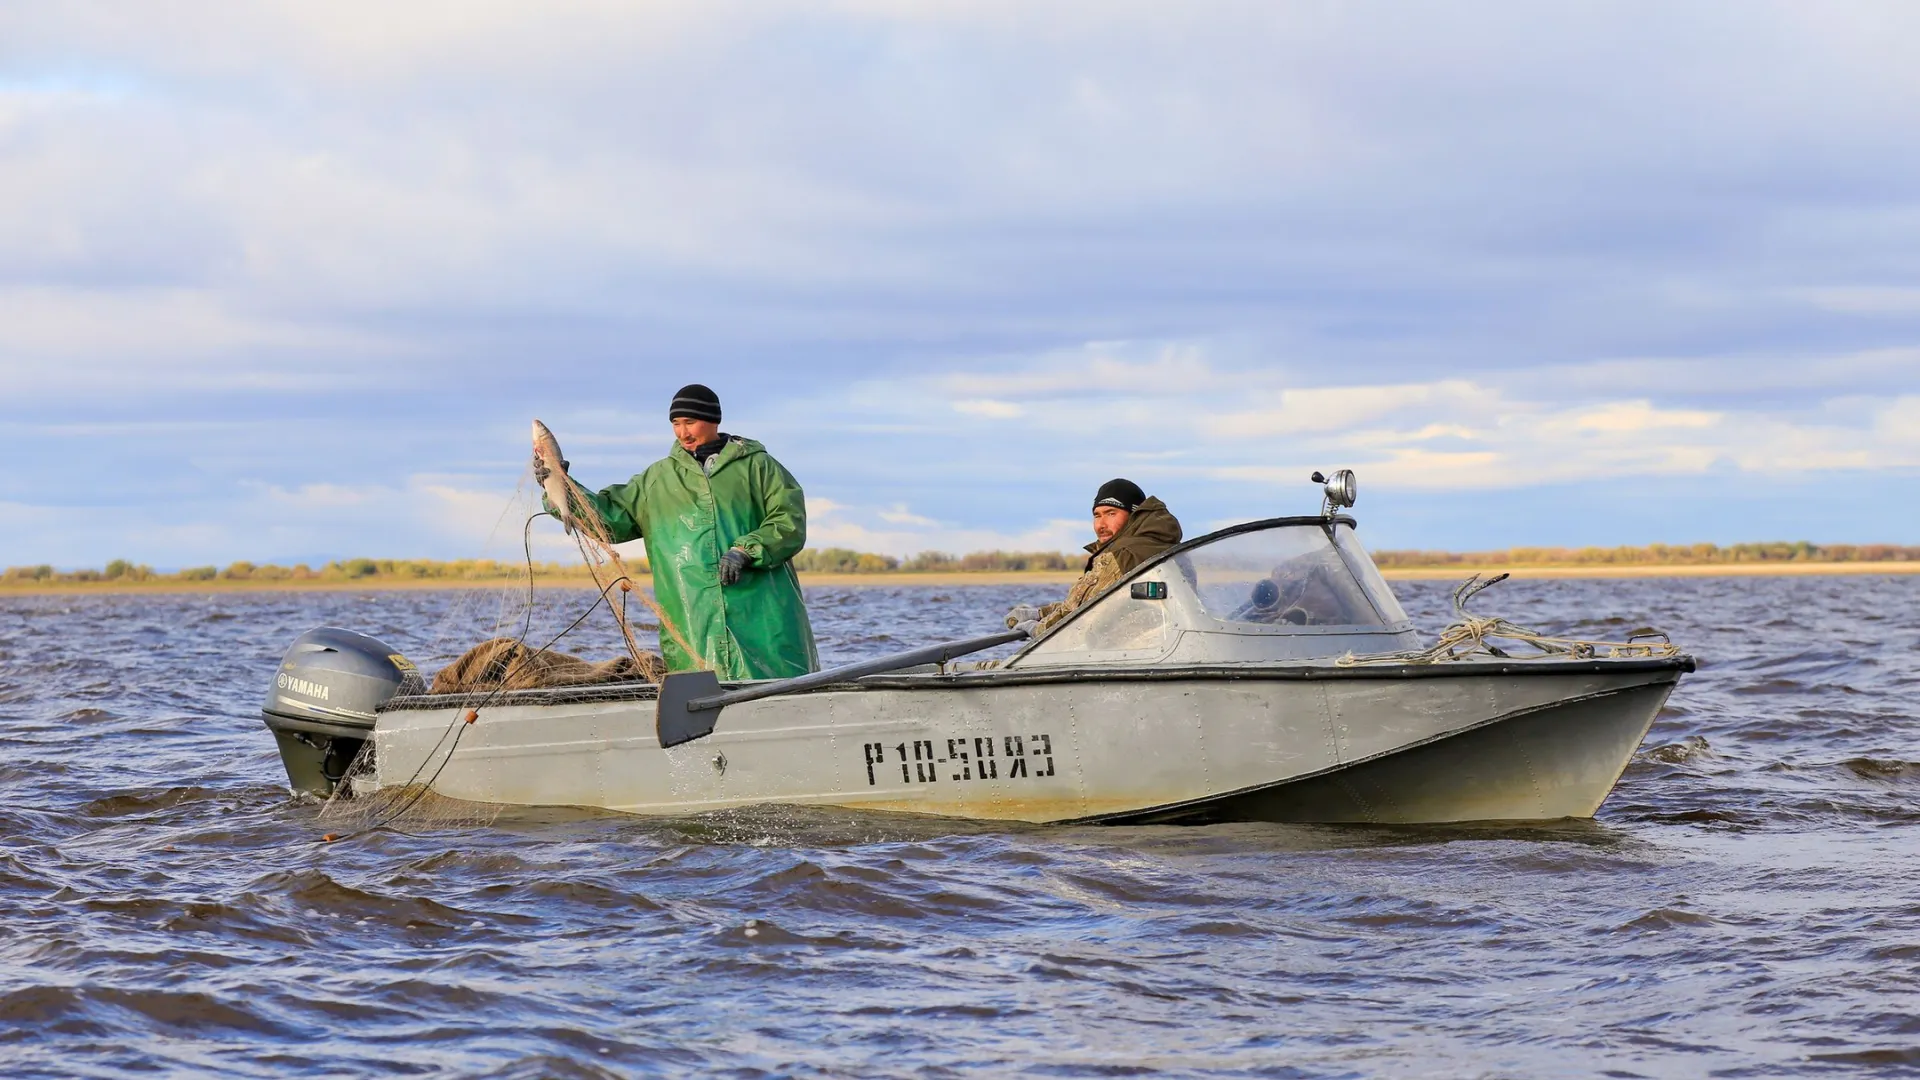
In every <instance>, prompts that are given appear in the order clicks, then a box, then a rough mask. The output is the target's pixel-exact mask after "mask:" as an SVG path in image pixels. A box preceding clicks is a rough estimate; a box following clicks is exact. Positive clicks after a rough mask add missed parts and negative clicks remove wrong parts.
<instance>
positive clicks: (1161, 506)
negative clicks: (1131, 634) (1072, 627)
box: [1036, 499, 1180, 632]
mask: <svg viewBox="0 0 1920 1080" xmlns="http://www.w3.org/2000/svg"><path fill="white" fill-rule="evenodd" d="M1179 542H1180V519H1178V518H1176V517H1174V516H1173V511H1171V510H1168V509H1167V504H1166V503H1163V502H1161V501H1160V500H1159V499H1148V500H1147V501H1146V502H1143V503H1141V504H1140V505H1139V507H1137V508H1136V509H1135V510H1134V511H1133V513H1132V514H1131V515H1129V516H1128V518H1127V523H1126V524H1125V525H1122V526H1120V531H1119V532H1117V533H1114V534H1113V538H1112V539H1110V540H1106V541H1103V542H1096V543H1092V544H1088V545H1087V567H1086V571H1085V572H1084V573H1082V574H1081V575H1080V578H1079V580H1078V581H1075V582H1074V583H1073V587H1072V588H1070V589H1068V590H1067V598H1066V599H1065V600H1062V601H1060V602H1059V603H1057V604H1047V605H1045V606H1044V607H1042V608H1040V619H1039V623H1040V625H1039V626H1038V627H1037V628H1036V632H1044V631H1047V630H1051V629H1053V627H1055V626H1057V625H1059V624H1060V622H1061V621H1062V620H1064V619H1065V618H1066V617H1067V616H1069V615H1071V614H1073V613H1074V612H1076V611H1078V610H1080V609H1081V608H1082V607H1084V606H1085V605H1086V603H1087V602H1088V601H1089V600H1092V599H1093V598H1094V597H1096V596H1099V595H1100V594H1101V593H1104V592H1106V591H1107V590H1108V589H1110V588H1112V587H1113V585H1114V583H1115V582H1117V581H1119V580H1120V579H1121V578H1122V577H1124V576H1125V575H1126V574H1127V572H1128V571H1130V570H1132V569H1133V568H1134V567H1136V566H1139V565H1140V564H1141V563H1143V562H1146V561H1147V560H1148V559H1151V558H1153V557H1154V556H1155V555H1158V554H1160V553H1161V552H1163V551H1165V550H1167V549H1168V548H1170V547H1172V546H1173V545H1175V544H1177V543H1179Z"/></svg>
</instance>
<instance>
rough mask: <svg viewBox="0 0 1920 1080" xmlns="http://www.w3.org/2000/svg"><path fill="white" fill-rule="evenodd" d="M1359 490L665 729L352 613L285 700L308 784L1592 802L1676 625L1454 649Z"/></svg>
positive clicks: (323, 789) (686, 803)
mask: <svg viewBox="0 0 1920 1080" xmlns="http://www.w3.org/2000/svg"><path fill="white" fill-rule="evenodd" d="M1316 478H1318V477H1316ZM1346 483H1347V489H1346V491H1347V495H1348V498H1347V500H1346V503H1347V505H1350V504H1351V486H1352V485H1351V478H1350V476H1349V477H1348V478H1347V480H1346ZM1332 487H1333V485H1332V484H1329V488H1330V490H1331V489H1332ZM1341 509H1342V507H1341V506H1340V505H1338V504H1337V503H1335V502H1334V500H1332V499H1331V497H1330V499H1329V505H1328V506H1325V507H1323V512H1322V513H1321V514H1319V515H1313V516H1303V517H1279V518H1269V519H1264V520H1259V521H1251V522H1247V523H1245V524H1240V525H1235V526H1232V527H1230V528H1225V529H1221V530H1219V531H1217V532H1213V533H1209V534H1207V535H1205V536H1201V537H1198V538H1196V539H1193V540H1190V541H1187V542H1185V543H1182V544H1180V545H1178V546H1176V547H1174V548H1172V549H1170V550H1168V551H1166V552H1164V553H1163V554H1161V555H1160V556H1158V557H1157V558H1155V559H1153V560H1151V561H1149V562H1146V563H1143V564H1142V565H1140V566H1139V567H1137V568H1135V570H1134V571H1133V572H1132V573H1130V574H1129V575H1127V577H1126V578H1125V579H1123V580H1122V581H1121V582H1120V583H1119V584H1118V585H1116V586H1115V587H1114V588H1112V589H1111V590H1109V591H1108V592H1107V593H1105V594H1103V595H1102V596H1100V597H1099V598H1097V599H1096V600H1094V601H1093V602H1091V603H1089V604H1087V605H1086V606H1084V607H1083V608H1081V609H1080V610H1078V611H1077V612H1075V613H1074V614H1073V615H1071V616H1070V617H1069V618H1067V619H1066V620H1065V621H1063V622H1062V623H1060V624H1059V625H1057V626H1056V627H1054V628H1052V629H1051V630H1050V631H1049V632H1047V633H1044V634H1042V635H1040V636H1039V637H1038V638H1036V639H1033V640H1030V641H1027V642H1025V644H1023V645H1022V646H1021V647H1020V648H1019V649H1018V650H1017V651H1016V652H1014V653H1013V655H1011V656H1009V657H1007V658H1006V659H1004V660H1002V661H998V662H992V663H988V664H978V663H965V662H942V663H927V664H921V665H918V666H915V667H909V668H905V669H902V670H894V671H888V672H883V673H878V674H864V673H862V671H849V672H846V673H844V675H841V674H836V673H828V674H825V675H816V676H813V677H811V679H810V681H809V682H808V683H807V684H805V685H796V686H793V687H791V688H783V687H782V686H780V685H774V684H754V683H730V684H725V685H721V684H718V683H717V682H714V681H713V676H712V675H711V674H710V673H702V674H704V675H705V677H706V680H707V683H708V685H709V686H710V688H712V689H715V690H717V691H718V692H719V694H718V697H713V696H709V697H707V698H704V699H701V700H700V701H695V702H693V706H692V707H701V706H702V704H703V702H704V703H705V707H706V710H707V711H706V712H705V714H704V716H705V720H704V722H703V725H702V728H701V730H697V731H695V732H694V733H692V734H681V735H677V736H670V735H666V734H665V733H666V732H668V731H669V729H670V728H671V727H672V726H673V725H672V724H671V723H670V721H671V720H672V718H671V717H668V716H667V715H666V713H667V712H669V711H672V710H678V709H679V708H680V707H681V706H682V705H684V704H685V702H684V700H681V699H684V695H680V699H676V701H675V703H674V704H672V706H671V709H670V707H669V705H667V704H665V703H663V701H662V698H663V696H664V697H669V698H672V697H674V694H673V692H672V691H671V690H669V691H668V692H666V693H665V694H663V691H662V689H661V687H659V686H655V685H653V684H650V683H616V684H607V685H595V686H576V687H565V688H554V689H542V690H520V691H514V692H493V693H488V694H469V695H433V694H428V693H425V692H424V688H423V685H422V683H421V680H420V677H419V675H418V672H417V671H416V670H415V669H414V666H413V665H412V664H411V663H409V662H408V661H407V660H406V658H405V657H403V656H401V655H400V654H399V653H398V652H397V651H395V650H392V649H390V648H388V647H387V646H385V645H384V644H382V643H380V642H378V641H377V640H375V639H373V638H369V637H366V636H365V635H360V634H357V633H354V632H352V631H349V630H344V629H340V628H320V629H317V630H314V631H310V632H309V633H308V634H305V635H302V636H301V638H300V639H299V640H298V641H296V642H295V644H294V646H293V647H292V648H291V649H290V650H289V651H288V653H287V655H286V657H285V658H284V659H283V661H282V664H281V667H280V670H279V671H278V672H277V673H276V676H275V681H274V684H273V686H272V687H271V688H270V690H269V693H268V698H267V704H266V707H265V713H264V718H265V721H266V724H267V726H268V727H269V728H270V729H271V730H273V732H274V734H275V736H276V738H277V739H278V740H279V743H280V747H281V751H282V757H283V760H284V761H285V763H286V766H287V772H288V777H289V780H290V782H291V783H292V786H293V787H294V788H295V789H296V790H298V791H306V792H310V793H313V794H316V795H330V794H333V793H334V792H335V790H336V789H338V788H340V787H342V786H343V785H350V786H351V787H352V789H353V791H354V792H357V793H362V794H364V793H365V792H367V791H378V790H381V789H383V788H384V789H395V788H405V787H408V786H418V785H421V784H423V783H424V784H430V789H431V790H432V791H433V792H434V793H436V794H438V795H442V796H446V797H448V798H453V799H460V800H468V801H471V802H476V803H491V804H506V805H518V806H579V807H594V808H601V809H606V810H614V811H621V812H625V813H632V814H653V815H685V814H694V813H700V812H705V811H713V810H721V809H725V808H730V807H743V806H749V805H756V804H793V805H808V806H834V807H845V808H850V809H859V810H881V811H904V812H910V813H917V814H932V815H944V816H948V817H955V818H974V819H995V820H1006V821H1022V822H1037V823H1069V822H1071V823H1108V824H1123V823H1149V822H1193V823H1204V822H1218V821H1275V822H1326V823H1341V822H1367V823H1393V824H1416V823H1439V822H1459V821H1483V820H1500V821H1541V820H1552V819H1561V818H1583V817H1591V816H1592V815H1593V814H1594V813H1595V811H1596V810H1597V809H1598V808H1599V807H1600V805H1601V803H1602V802H1603V801H1604V800H1605V799H1606V797H1607V795H1608V793H1609V792H1610V791H1612V789H1613V787H1614V785H1615V783H1616V782H1617V781H1618V779H1619V777H1620V774H1621V772H1622V771H1623V770H1624V769H1625V767H1626V765H1627V763H1628V762H1629V760H1630V759H1631V758H1632V756H1633V753H1634V751H1635V750H1636V749H1637V748H1638V747H1639V745H1640V743H1641V741H1642V739H1643V738H1644V737H1645V736H1646V733H1647V730H1648V728H1649V727H1650V726H1651V725H1652V723H1653V721H1654V718H1655V717H1656V715H1657V714H1658V713H1659V711H1660V709H1661V707H1662V705H1663V704H1664V703H1665V702H1666V700H1667V697H1668V695H1669V694H1670V693H1671V692H1672V691H1673V689H1674V687H1675V685H1676V684H1677V683H1678V681H1679V679H1680V677H1681V676H1682V675H1683V674H1685V673H1688V672H1691V671H1692V670H1693V669H1694V661H1693V659H1692V658H1691V657H1690V656H1688V655H1686V654H1685V653H1683V652H1681V651H1680V650H1679V649H1678V648H1677V647H1675V646H1673V645H1671V644H1669V643H1666V642H1665V641H1664V639H1642V640H1638V641H1632V640H1630V641H1629V642H1626V643H1621V644H1616V645H1611V646H1579V647H1570V648H1557V649H1550V650H1549V651H1545V652H1541V651H1534V652H1531V653H1529V654H1526V655H1521V654H1520V653H1519V652H1518V651H1517V650H1515V649H1513V648H1507V649H1501V648H1499V647H1497V646H1494V647H1485V643H1481V644H1482V646H1483V647H1479V648H1465V649H1447V650H1436V649H1435V648H1434V646H1433V645H1432V644H1431V643H1428V642H1426V641H1425V640H1424V639H1423V638H1422V636H1421V634H1420V633H1419V632H1418V631H1417V630H1416V629H1415V628H1414V626H1413V625H1412V623H1411V621H1410V620H1409V619H1408V617H1407V615H1406V613H1405V612H1404V611H1403V610H1402V608H1401V606H1400V603H1399V601H1398V600H1397V599H1396V598H1395V596H1394V594H1393V590H1392V589H1391V588H1390V587H1389V585H1388V583H1387V582H1386V580H1385V579H1384V578H1383V576H1382V575H1381V573H1380V571H1379V570H1378V568H1377V567H1376V566H1375V565H1374V562H1373V560H1372V559H1371V558H1370V557H1369V556H1368V554H1367V552H1366V551H1365V549H1364V548H1363V546H1362V545H1361V543H1360V541H1359V540H1358V538H1357V537H1356V535H1355V530H1356V528H1357V526H1356V523H1355V521H1354V519H1353V518H1351V517H1349V516H1347V515H1346V514H1344V513H1342V512H1339V511H1340V510H1341ZM1483 629H1484V627H1483ZM1003 636H1005V635H1003ZM1459 636H1460V635H1458V634H1456V635H1455V637H1459ZM871 668H872V665H867V666H866V667H865V668H863V669H862V670H863V671H865V670H871ZM678 677H679V676H669V677H668V686H669V687H671V686H672V684H673V680H674V679H676V678H678ZM756 687H758V688H757V689H756ZM744 691H753V693H744ZM782 691H784V692H782ZM756 695H759V696H757V697H756ZM742 698H746V699H750V700H741V699H742ZM724 702H731V703H724ZM715 703H724V705H723V707H716V704H715ZM676 715H678V714H677V713H676ZM683 719H684V717H683ZM681 739H685V740H686V741H680V740H681ZM368 757H370V758H371V761H370V762H368V761H367V760H366V759H367V758H368ZM356 758H360V759H361V760H362V762H363V765H364V766H365V767H364V768H363V769H361V770H358V771H357V772H356V775H354V776H352V777H351V778H349V767H350V765H351V764H352V762H353V761H354V760H355V759H356Z"/></svg>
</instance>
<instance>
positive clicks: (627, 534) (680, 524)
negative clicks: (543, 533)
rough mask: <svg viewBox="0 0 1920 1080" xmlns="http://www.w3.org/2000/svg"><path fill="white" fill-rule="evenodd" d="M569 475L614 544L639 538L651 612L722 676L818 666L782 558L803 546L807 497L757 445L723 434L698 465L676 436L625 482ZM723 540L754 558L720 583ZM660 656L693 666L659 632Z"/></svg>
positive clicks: (670, 663)
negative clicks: (655, 607) (592, 481)
mask: <svg viewBox="0 0 1920 1080" xmlns="http://www.w3.org/2000/svg"><path fill="white" fill-rule="evenodd" d="M568 479H569V480H570V481H571V480H572V478H571V477H569V478H568ZM572 482H573V484H574V486H575V487H577V488H580V491H581V492H582V494H584V495H586V496H587V497H588V498H589V499H591V500H593V505H594V507H595V508H596V509H598V510H599V511H600V517H601V518H602V519H603V520H605V521H606V523H607V531H608V532H609V533H610V534H611V539H612V540H613V542H614V543H616V544H620V543H625V542H627V541H629V540H633V539H637V538H644V539H645V540H646V542H647V563H648V565H649V566H651V567H652V569H653V591H654V596H655V598H656V599H657V600H659V602H660V607H661V609H662V610H663V611H665V612H666V613H667V617H668V618H670V619H672V620H673V622H674V625H676V626H678V627H679V628H680V632H681V633H683V634H685V635H686V636H687V642H688V644H690V645H692V646H693V647H694V648H695V649H697V650H699V652H700V653H701V656H702V658H703V659H704V660H705V661H706V664H707V666H709V667H711V668H712V669H713V670H714V671H715V672H716V673H718V674H719V676H720V677H721V678H722V679H787V678H792V677H793V676H795V675H805V674H806V673H807V672H809V671H814V670H817V669H818V668H819V666H820V655H819V653H818V652H817V651H816V650H815V648H814V644H813V626H812V624H811V623H809V622H808V621H807V606H806V602H805V601H804V600H802V599H801V597H800V579H799V577H798V575H796V574H795V573H794V570H793V563H792V562H791V561H790V560H791V559H792V558H793V557H794V556H795V555H797V554H799V552H800V549H801V548H802V547H805V546H806V543H807V504H806V496H805V494H804V493H802V492H801V490H800V485H799V483H798V482H796V481H795V480H794V478H793V474H792V473H789V472H788V471H787V470H786V469H785V468H783V467H782V466H781V465H780V463H779V462H777V461H775V460H773V456H772V455H770V454H768V453H767V450H766V447H764V446H761V445H760V444H759V443H757V442H755V441H753V440H752V439H742V438H739V437H738V436H734V437H731V438H729V439H728V441H727V444H726V445H725V446H724V447H722V448H721V449H720V451H719V452H718V453H715V454H714V455H713V456H711V457H709V458H708V459H707V463H706V467H705V468H702V467H701V465H700V463H699V462H697V461H695V460H694V459H693V455H692V454H689V453H687V451H686V450H685V449H684V448H682V447H681V446H680V444H679V443H675V444H674V445H673V450H672V451H671V452H670V453H668V454H667V456H666V457H664V458H662V459H660V460H659V461H656V462H654V463H653V464H652V465H649V466H647V470H646V471H645V472H643V473H641V474H640V475H638V476H636V477H634V478H633V479H631V480H629V481H627V482H626V483H624V484H615V485H613V486H612V487H609V488H605V489H603V490H601V491H600V492H599V493H597V494H596V493H594V492H590V491H587V490H586V489H585V488H584V487H581V485H580V484H579V482H578V481H572ZM548 510H549V511H551V510H552V507H551V506H549V507H548ZM728 548H739V549H740V550H741V551H744V552H746V553H747V554H748V555H750V556H752V557H753V564H752V565H751V566H749V567H747V569H746V570H744V571H742V572H741V574H740V580H739V581H737V582H735V583H734V584H732V585H729V586H726V587H725V588H722V587H721V585H720V556H721V555H723V554H725V553H726V551H727V549H728ZM660 654H661V656H662V657H663V658H665V660H666V661H667V668H668V670H670V671H686V670H689V669H692V668H695V667H698V666H700V665H699V664H697V663H696V662H695V661H694V660H693V659H692V658H691V657H689V656H687V655H686V653H685V652H683V651H682V650H681V648H680V646H679V645H678V644H677V643H676V642H675V641H674V640H673V637H672V635H670V634H668V633H667V632H666V631H665V630H664V629H663V630H662V631H661V633H660Z"/></svg>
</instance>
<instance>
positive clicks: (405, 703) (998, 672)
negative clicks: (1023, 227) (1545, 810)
mask: <svg viewBox="0 0 1920 1080" xmlns="http://www.w3.org/2000/svg"><path fill="white" fill-rule="evenodd" d="M1696 666H1697V664H1696V661H1695V660H1694V658H1693V656H1692V655H1690V654H1687V653H1681V654H1679V655H1677V656H1658V657H1589V658H1584V659H1566V658H1559V657H1551V658H1541V659H1528V660H1517V659H1505V660H1500V659H1488V660H1450V661H1443V662H1439V663H1389V664H1345V665H1343V664H1338V663H1335V662H1334V661H1332V660H1330V659H1324V658H1323V659H1318V660H1307V661H1300V660H1289V661H1279V662H1274V661H1264V662H1260V663H1251V664H1194V665H1181V666H1172V665H1169V666H1156V667H1118V666H1116V667H1077V666H1076V667H1030V668H1014V669H1006V668H991V669H987V670H984V671H982V670H975V671H954V672H933V671H929V672H919V673H915V674H881V675H868V676H866V677H865V678H862V679H857V680H850V681H847V682H841V683H829V684H827V685H825V686H818V687H814V688H813V689H810V690H800V691H795V692H794V694H793V696H795V697H804V696H808V695H812V694H821V693H828V692H833V693H840V692H844V691H848V690H862V691H867V690H979V689H988V688H993V687H1002V686H1032V685H1044V684H1048V683H1081V682H1178V681H1194V682H1208V681H1216V680H1217V681H1223V682H1312V681H1319V680H1325V679H1379V680H1399V679H1438V678H1465V677H1472V676H1487V675H1492V676H1513V675H1522V676H1547V675H1584V674H1594V673H1600V672H1619V673H1622V674H1633V673H1639V672H1662V671H1670V672H1672V674H1673V680H1672V681H1675V682H1677V681H1678V680H1679V677H1680V676H1681V675H1684V674H1689V673H1691V672H1693V671H1694V670H1695V669H1696ZM721 685H722V686H723V687H725V688H728V689H732V688H735V687H740V686H746V685H751V680H748V681H740V682H729V683H722V684H721ZM659 692H660V688H659V686H657V685H656V684H654V683H640V682H621V683H599V684H589V685H584V686H555V687H544V688H540V689H533V690H507V691H497V690H476V691H470V692H468V693H462V694H409V695H406V696H396V697H393V698H389V699H388V700H387V701H386V702H384V703H383V704H381V705H380V706H379V709H378V710H377V711H378V713H379V714H380V715H385V714H388V713H398V712H437V711H440V710H443V709H456V708H476V707H482V706H485V707H491V708H504V707H508V706H514V707H537V706H542V705H599V704H616V703H619V702H625V701H635V702H639V701H657V700H658V699H659Z"/></svg>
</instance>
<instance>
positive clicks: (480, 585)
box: [0, 561, 1920, 596]
mask: <svg viewBox="0 0 1920 1080" xmlns="http://www.w3.org/2000/svg"><path fill="white" fill-rule="evenodd" d="M1501 573H1507V574H1512V575H1513V576H1514V577H1517V578H1529V577H1532V578H1663V577H1676V578H1700V577H1820V576H1826V575H1834V576H1847V577H1855V576H1859V575H1862V574H1920V562H1912V561H1907V562H1754V563H1721V564H1712V563H1708V564H1696V565H1687V564H1676V565H1672V566H1652V565H1637V566H1396V567H1392V568H1389V569H1383V570H1382V571H1381V574H1382V575H1384V576H1385V577H1386V578H1387V579H1388V580H1389V581H1462V580H1465V579H1466V578H1468V577H1470V576H1472V575H1474V574H1501ZM1076 576H1078V575H1076V574H1074V573H1073V572H1072V571H1060V570H952V571H948V570H928V571H908V572H893V573H869V574H830V573H823V574H801V575H800V584H802V585H804V586H813V587H821V588H900V587H903V586H919V587H923V588H942V589H950V588H955V587H957V586H963V585H994V586H1008V585H1031V586H1034V587H1036V588H1051V587H1064V586H1066V585H1069V584H1071V583H1072V582H1073V580H1074V578H1075V577H1076ZM534 586H535V587H536V588H541V589H591V588H593V587H594V585H593V580H592V579H591V578H587V577H570V576H567V577H562V576H551V577H538V578H535V579H534ZM525 587H526V583H525V582H524V581H515V580H513V579H511V578H494V579H474V580H458V579H444V578H443V579H421V580H412V581H408V580H392V579H380V580H371V581H340V580H320V581H235V580H228V579H215V580H213V581H153V582H125V581H77V582H52V583H46V584H31V585H29V584H20V585H12V584H9V585H0V596H80V595H89V596H119V595H134V594H140V593H156V594H181V593H242V592H414V591H418V590H421V589H476V590H487V591H493V590H498V589H506V588H525Z"/></svg>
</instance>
